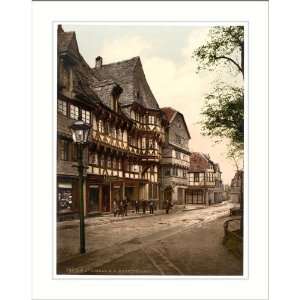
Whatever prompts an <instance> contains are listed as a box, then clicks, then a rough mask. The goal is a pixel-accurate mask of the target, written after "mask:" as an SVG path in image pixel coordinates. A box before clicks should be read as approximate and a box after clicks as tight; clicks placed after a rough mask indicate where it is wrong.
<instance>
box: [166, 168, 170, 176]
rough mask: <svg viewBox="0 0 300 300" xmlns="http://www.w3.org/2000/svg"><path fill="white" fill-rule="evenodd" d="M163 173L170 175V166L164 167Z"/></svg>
mask: <svg viewBox="0 0 300 300" xmlns="http://www.w3.org/2000/svg"><path fill="white" fill-rule="evenodd" d="M164 174H165V176H171V171H170V168H167V167H166V168H164Z"/></svg>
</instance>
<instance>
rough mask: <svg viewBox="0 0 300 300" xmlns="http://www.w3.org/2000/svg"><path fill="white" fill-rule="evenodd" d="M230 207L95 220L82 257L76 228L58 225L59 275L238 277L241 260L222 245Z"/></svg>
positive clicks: (66, 223) (89, 231)
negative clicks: (225, 222)
mask: <svg viewBox="0 0 300 300" xmlns="http://www.w3.org/2000/svg"><path fill="white" fill-rule="evenodd" d="M232 206H233V204H231V203H225V204H221V205H216V206H211V207H207V208H202V209H201V208H198V209H194V210H188V209H187V210H182V211H176V212H174V211H172V212H171V214H169V215H165V214H158V215H153V216H147V217H138V218H132V216H129V217H127V219H126V218H125V219H123V220H117V219H115V218H113V217H98V218H95V219H94V220H92V223H91V224H88V226H87V227H86V244H87V253H86V254H85V255H81V256H80V255H79V254H78V252H79V251H78V247H79V226H78V224H77V223H76V221H72V222H62V223H59V224H58V229H57V239H58V253H57V259H58V270H57V271H58V274H93V275H95V274H98V275H103V274H111V275H115V274H119V275H121V274H122V275H124V274H125V275H130V274H135V275H136V274H140V275H150V274H151V275H240V274H241V273H242V260H241V259H238V258H236V257H234V256H233V255H232V254H231V253H229V252H228V250H227V249H226V248H225V247H224V246H223V245H222V238H223V234H224V231H223V222H224V218H225V217H226V216H228V215H229V209H230V208H231V207H232ZM89 222H91V221H89ZM63 223H65V224H63Z"/></svg>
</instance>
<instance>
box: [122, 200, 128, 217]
mask: <svg viewBox="0 0 300 300" xmlns="http://www.w3.org/2000/svg"><path fill="white" fill-rule="evenodd" d="M123 205H124V215H125V216H127V209H128V199H127V197H126V196H125V199H124V203H123Z"/></svg>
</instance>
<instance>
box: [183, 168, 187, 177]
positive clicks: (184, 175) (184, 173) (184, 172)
mask: <svg viewBox="0 0 300 300" xmlns="http://www.w3.org/2000/svg"><path fill="white" fill-rule="evenodd" d="M182 174H183V178H186V170H185V169H184V170H183V171H182Z"/></svg>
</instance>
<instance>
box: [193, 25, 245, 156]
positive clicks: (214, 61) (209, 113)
mask: <svg viewBox="0 0 300 300" xmlns="http://www.w3.org/2000/svg"><path fill="white" fill-rule="evenodd" d="M193 56H194V58H195V59H196V62H197V67H198V72H200V71H201V70H204V69H206V70H207V69H208V70H214V69H215V68H216V67H218V66H219V65H221V64H222V65H223V66H233V67H234V68H235V69H236V70H237V71H238V73H239V74H241V75H242V76H243V77H244V27H243V26H216V27H213V28H212V29H210V31H209V34H208V39H207V41H206V43H205V44H203V45H201V46H199V47H198V48H197V49H196V50H195V51H194V55H193ZM204 101H205V105H204V109H203V110H202V116H203V118H202V121H201V122H200V123H201V125H202V126H201V128H202V133H203V134H205V135H208V136H212V137H216V138H219V139H220V138H224V137H225V138H228V139H229V140H230V146H229V150H228V152H229V157H232V153H233V152H234V151H236V152H237V153H238V154H239V155H240V154H241V153H242V152H243V147H244V87H243V86H242V87H234V86H230V85H228V84H227V85H226V84H224V83H216V85H215V87H214V88H213V90H212V91H211V92H210V93H209V94H207V95H206V96H205V97H204Z"/></svg>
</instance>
